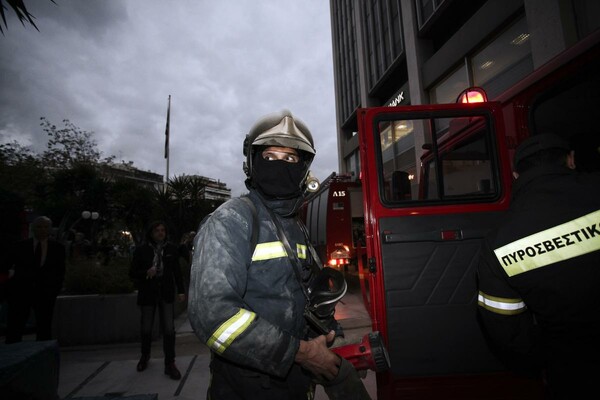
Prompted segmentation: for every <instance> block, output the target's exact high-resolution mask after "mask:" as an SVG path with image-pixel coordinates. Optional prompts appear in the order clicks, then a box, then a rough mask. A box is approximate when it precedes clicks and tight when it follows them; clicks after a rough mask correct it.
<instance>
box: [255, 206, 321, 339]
mask: <svg viewBox="0 0 600 400" xmlns="http://www.w3.org/2000/svg"><path fill="white" fill-rule="evenodd" d="M267 210H268V211H269V214H270V216H271V219H272V220H273V223H274V224H275V228H276V229H277V236H278V237H279V239H280V240H281V243H283V247H284V248H285V252H286V253H287V255H288V257H290V259H291V260H292V269H293V270H294V275H296V279H297V280H298V284H299V285H300V287H301V288H302V293H303V294H304V297H305V298H306V306H305V307H304V318H305V319H306V321H307V322H308V323H309V324H310V325H311V326H312V327H313V329H315V330H316V331H317V332H318V333H320V334H322V335H327V334H328V333H329V331H330V329H329V328H327V327H326V326H325V325H323V323H322V322H321V321H320V320H319V319H318V318H317V317H316V315H315V314H314V313H313V312H312V311H311V309H310V297H309V295H308V292H307V290H306V287H305V286H304V284H303V283H302V277H301V276H300V271H301V270H302V263H301V262H300V260H299V259H298V256H297V255H296V253H295V252H294V251H293V250H292V246H290V242H289V241H288V239H287V236H286V235H285V232H284V231H283V227H282V226H281V223H280V222H279V220H278V219H277V217H276V216H275V215H274V213H273V211H272V210H271V209H269V208H267ZM297 222H298V223H299V225H300V228H301V230H302V232H303V233H304V237H305V238H306V240H307V242H306V243H307V245H308V247H309V248H310V250H311V255H312V256H313V257H314V259H315V262H318V263H319V264H318V265H319V266H320V265H321V264H320V262H321V261H320V260H319V256H317V252H316V251H315V249H314V248H313V246H312V245H311V243H310V242H309V241H308V236H307V232H306V227H304V224H302V223H301V221H298V220H297Z"/></svg>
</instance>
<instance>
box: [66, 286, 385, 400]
mask: <svg viewBox="0 0 600 400" xmlns="http://www.w3.org/2000/svg"><path fill="white" fill-rule="evenodd" d="M335 316H336V318H337V319H338V321H339V322H340V324H341V325H342V327H343V328H344V333H345V338H346V342H347V343H357V342H359V341H360V339H361V338H362V337H363V336H364V335H365V334H366V333H368V332H370V331H371V322H370V319H369V315H368V313H367V311H366V309H365V307H364V305H363V301H362V295H361V293H360V289H359V288H358V287H357V286H356V285H350V288H349V291H348V292H347V293H346V295H345V296H344V297H343V298H342V300H341V301H340V302H339V303H338V305H337V307H336V313H335ZM175 326H176V332H177V339H176V349H175V350H176V355H177V358H176V364H177V366H178V368H179V370H180V371H181V373H182V378H181V380H179V381H174V380H171V379H169V377H168V376H167V375H165V374H164V371H163V368H164V367H163V358H162V355H163V354H162V340H160V339H159V340H156V341H155V342H154V343H153V347H152V358H151V360H150V363H149V365H148V369H146V370H145V371H143V372H141V373H140V372H137V370H136V365H137V362H138V360H139V356H140V345H139V344H138V343H120V344H111V345H93V346H72V347H61V348H60V377H59V387H58V394H59V396H60V399H63V400H69V399H73V400H75V399H81V398H84V399H85V398H89V397H95V398H98V397H102V398H104V399H111V398H119V397H125V398H126V397H128V396H136V395H144V394H156V395H157V397H158V399H159V400H169V399H176V400H187V399H195V400H198V399H205V398H206V391H207V388H208V384H209V379H210V373H209V362H210V351H209V350H208V348H207V347H206V346H205V345H204V344H203V343H201V342H200V341H199V340H198V339H197V338H196V336H195V334H194V332H193V330H192V328H191V326H190V323H189V321H188V319H187V313H185V312H184V313H183V314H181V315H180V316H179V317H178V318H177V320H176V325H175ZM363 382H364V384H365V387H366V389H367V391H368V392H369V394H370V395H371V398H372V399H376V398H377V390H376V381H375V373H374V372H373V371H370V370H369V371H368V372H367V375H366V377H365V378H364V379H363ZM149 397H150V398H152V397H154V398H156V396H149ZM326 399H328V397H327V395H326V394H325V392H324V391H323V388H322V387H320V386H318V387H317V391H316V396H315V400H326Z"/></svg>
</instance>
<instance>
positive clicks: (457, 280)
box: [307, 32, 600, 399]
mask: <svg viewBox="0 0 600 400" xmlns="http://www.w3.org/2000/svg"><path fill="white" fill-rule="evenodd" d="M599 39H600V34H599V33H598V32H596V34H592V35H590V36H588V37H587V39H584V40H582V41H581V42H579V43H578V44H577V45H576V46H573V47H571V48H570V49H568V50H566V51H565V52H563V53H561V54H560V55H558V56H557V57H555V58H554V59H552V60H550V61H549V62H548V63H546V64H545V65H543V66H542V67H540V68H538V69H537V70H535V71H534V72H533V73H532V74H530V75H529V76H527V77H525V78H524V79H523V80H521V81H520V82H518V83H517V84H515V85H514V86H512V87H511V88H509V89H508V90H507V91H505V92H504V93H503V94H501V95H499V96H498V97H497V98H495V99H486V94H485V92H484V91H483V90H481V89H474V90H466V91H465V92H463V93H462V94H461V95H460V96H459V98H458V99H457V103H454V104H443V105H439V104H438V105H415V106H397V107H374V108H364V109H359V110H358V112H357V118H358V126H359V148H360V160H361V177H360V178H361V179H360V187H361V189H362V196H363V201H362V203H363V215H364V238H363V239H361V240H364V244H365V248H364V250H366V251H365V253H366V255H365V257H364V259H363V258H362V257H358V258H357V259H356V262H357V264H358V267H359V269H360V271H361V272H362V274H361V275H360V276H361V278H362V279H363V280H365V281H366V283H367V284H365V285H363V286H362V287H363V289H364V288H368V290H366V291H365V300H366V307H367V308H368V310H369V314H370V316H371V319H372V328H373V331H378V332H380V334H381V335H382V337H383V340H384V343H385V344H386V346H387V351H388V355H389V360H390V365H391V367H390V368H389V369H388V370H387V371H383V372H378V373H377V398H378V399H405V398H406V399H409V398H410V399H536V398H542V392H543V385H542V382H541V381H536V380H530V379H525V378H522V377H518V376H516V375H513V374H511V373H510V372H509V371H507V370H506V369H505V368H504V366H503V365H501V364H500V362H499V361H498V360H497V358H496V357H495V356H494V355H493V354H492V353H491V352H490V350H489V348H488V346H487V344H486V341H485V339H484V335H483V333H482V331H481V329H480V326H479V325H478V322H477V284H476V268H477V264H478V257H479V253H480V244H481V241H482V239H483V238H484V236H485V235H486V234H487V233H488V232H489V231H490V230H491V229H492V228H493V227H494V226H496V225H497V224H498V223H499V222H500V221H501V220H502V219H503V216H504V214H505V212H506V211H507V209H508V207H509V204H510V198H511V186H512V183H513V177H512V162H511V160H512V158H513V155H514V151H515V149H516V147H517V146H518V144H519V143H520V142H521V141H523V140H524V139H525V138H527V137H528V136H530V135H535V134H538V133H543V132H554V133H556V134H559V135H563V136H564V137H565V138H566V139H568V140H571V141H574V140H576V139H577V137H578V136H581V135H583V136H586V135H587V136H588V137H589V136H590V135H600V128H599V123H598V120H597V119H596V116H597V115H598V110H600V94H599V93H600V40H599ZM596 138H597V136H596ZM596 143H598V142H597V141H596ZM595 151H596V152H597V151H598V150H597V148H596V149H595ZM582 152H585V149H584V150H582ZM579 156H581V157H582V158H581V160H583V157H584V154H579ZM596 156H597V154H596ZM592 157H593V156H592ZM577 158H578V154H577V153H576V162H577ZM334 182H335V184H337V183H339V182H336V181H335V180H331V182H330V184H329V190H328V192H327V191H323V192H321V193H320V196H323V197H322V199H324V198H325V197H327V196H329V197H328V199H329V201H327V202H325V203H322V204H327V205H326V206H325V205H323V206H321V205H316V204H315V203H313V204H312V209H313V210H315V207H327V210H328V211H329V212H330V213H333V212H335V207H337V206H336V202H338V204H339V207H342V208H344V209H346V207H348V205H347V203H344V200H343V199H344V198H345V197H346V196H347V194H344V195H341V192H340V189H334V188H335V185H334ZM332 190H333V193H335V192H338V193H340V195H339V196H338V198H337V199H333V198H332V197H331V193H332ZM353 190H358V185H357V186H355V187H354V188H353ZM326 192H327V193H328V194H325V193H326ZM350 197H352V195H351V196H350ZM331 199H333V200H331ZM351 217H352V218H354V215H351ZM307 218H308V219H307V221H308V222H309V225H311V233H312V234H313V235H315V234H316V235H317V236H316V238H317V244H318V245H320V246H321V247H322V248H323V249H324V250H322V254H324V255H325V259H327V260H328V262H330V260H333V259H335V258H334V253H335V248H336V245H338V244H339V245H340V246H341V247H343V248H344V249H346V247H344V246H348V249H349V248H350V246H349V245H348V240H350V239H349V236H348V235H347V236H346V237H345V238H344V239H334V240H333V242H332V243H329V242H328V240H329V238H330V237H332V236H328V235H333V233H332V232H333V231H334V230H335V229H337V228H338V227H329V226H327V228H324V227H322V226H320V225H319V228H318V229H320V230H321V231H319V232H317V231H314V230H315V229H317V228H316V225H314V224H311V222H316V221H317V218H318V213H315V212H314V211H312V214H311V213H310V212H309V214H308V215H307ZM344 223H348V224H349V223H350V222H349V221H345V222H344ZM341 226H342V225H341V224H340V225H339V227H341ZM348 226H349V225H346V227H345V228H343V229H341V228H340V230H344V231H349V230H350V228H348ZM320 232H326V233H327V235H324V236H320ZM353 243H356V242H355V241H353ZM348 249H346V250H347V251H348ZM359 249H363V248H362V245H361V246H359ZM355 250H356V247H355ZM355 254H356V253H354V256H355ZM348 256H349V257H350V258H352V253H351V252H350V253H349V254H348ZM363 261H364V262H363Z"/></svg>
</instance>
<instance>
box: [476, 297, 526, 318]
mask: <svg viewBox="0 0 600 400" xmlns="http://www.w3.org/2000/svg"><path fill="white" fill-rule="evenodd" d="M477 304H479V305H480V306H481V307H483V308H485V309H486V310H489V311H491V312H493V313H496V314H502V315H516V314H520V313H522V312H524V311H525V310H526V309H527V306H526V305H525V302H523V300H521V299H508V298H504V297H496V296H490V295H488V294H486V293H484V292H482V291H479V295H478V296H477Z"/></svg>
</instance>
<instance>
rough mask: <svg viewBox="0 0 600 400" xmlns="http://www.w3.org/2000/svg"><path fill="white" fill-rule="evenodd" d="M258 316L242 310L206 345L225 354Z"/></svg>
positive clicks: (211, 337)
mask: <svg viewBox="0 0 600 400" xmlns="http://www.w3.org/2000/svg"><path fill="white" fill-rule="evenodd" d="M255 318H256V314H255V313H253V312H252V311H248V310H244V309H243V308H240V311H238V312H237V313H236V314H235V315H234V316H233V317H231V318H229V319H228V320H227V321H225V322H224V323H223V324H222V325H221V326H220V327H219V329H217V330H216V331H215V332H214V333H213V334H212V335H211V336H210V338H209V339H208V341H207V342H206V344H207V345H208V347H211V348H212V349H214V350H215V351H216V352H217V353H219V354H220V353H223V352H224V351H225V349H227V347H229V345H230V344H231V343H232V342H233V341H234V340H235V339H236V338H237V337H238V336H239V335H240V334H241V333H242V332H244V331H245V330H246V328H248V326H249V325H250V323H251V322H252V321H254V319H255Z"/></svg>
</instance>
